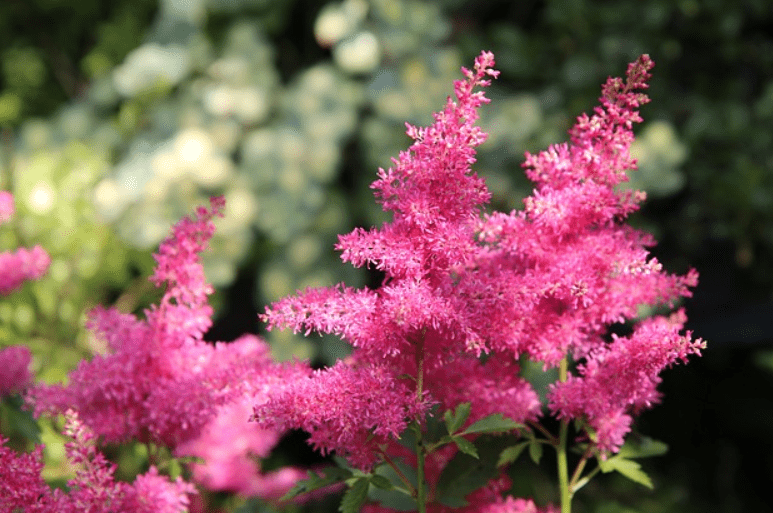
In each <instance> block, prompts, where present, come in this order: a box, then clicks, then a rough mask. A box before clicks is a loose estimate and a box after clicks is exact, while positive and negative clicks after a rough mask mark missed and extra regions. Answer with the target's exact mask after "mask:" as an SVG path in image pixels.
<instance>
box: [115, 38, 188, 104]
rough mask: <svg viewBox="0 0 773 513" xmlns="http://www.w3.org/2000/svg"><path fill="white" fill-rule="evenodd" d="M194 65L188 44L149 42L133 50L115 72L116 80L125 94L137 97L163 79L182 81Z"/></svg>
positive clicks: (118, 88)
mask: <svg viewBox="0 0 773 513" xmlns="http://www.w3.org/2000/svg"><path fill="white" fill-rule="evenodd" d="M190 67H191V63H190V57H189V55H188V52H187V50H186V48H185V47H183V46H181V45H168V46H161V45H159V44H156V43H147V44H144V45H142V46H140V47H139V48H137V49H136V50H133V51H132V52H131V53H129V55H127V56H126V60H125V61H124V62H123V64H121V65H120V66H118V67H117V68H116V69H115V70H114V71H113V83H114V84H115V88H116V90H117V91H118V92H119V93H120V94H121V95H122V96H125V97H133V96H136V95H137V94H138V93H141V92H143V91H146V90H148V89H150V88H152V87H153V86H155V85H157V84H158V83H159V82H161V83H164V84H168V85H176V84H178V83H180V82H181V81H182V80H183V79H184V78H185V77H186V76H187V75H188V73H189V72H190Z"/></svg>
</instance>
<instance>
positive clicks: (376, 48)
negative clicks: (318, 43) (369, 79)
mask: <svg viewBox="0 0 773 513" xmlns="http://www.w3.org/2000/svg"><path fill="white" fill-rule="evenodd" d="M333 60H335V63H336V64H337V65H338V66H339V67H340V68H341V69H342V70H344V71H346V72H348V73H353V74H364V73H370V72H372V71H374V70H375V69H376V67H377V66H378V65H379V63H380V62H381V45H380V44H379V42H378V39H377V38H376V36H375V35H373V33H371V32H367V31H366V32H360V33H359V34H357V35H355V36H353V37H351V38H348V39H345V40H344V41H341V42H340V43H339V44H337V45H336V46H335V48H333Z"/></svg>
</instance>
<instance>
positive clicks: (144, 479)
mask: <svg viewBox="0 0 773 513" xmlns="http://www.w3.org/2000/svg"><path fill="white" fill-rule="evenodd" d="M65 419H66V424H65V434H67V435H68V436H69V437H71V438H72V440H71V441H70V442H68V443H67V444H65V450H66V454H67V458H68V460H69V461H70V463H71V464H72V465H74V466H75V467H76V468H77V469H78V470H77V471H76V476H75V478H74V479H71V480H70V481H68V483H67V486H68V491H67V492H65V491H63V490H60V489H57V490H54V491H52V490H51V488H49V486H48V485H47V484H46V482H45V481H44V480H43V478H42V477H41V475H40V473H41V471H42V470H43V453H42V450H43V446H38V447H36V448H35V450H34V451H33V452H31V453H26V454H16V453H15V452H14V451H13V450H12V449H10V448H8V447H5V445H4V443H5V440H1V439H0V442H2V444H3V445H0V478H1V479H0V511H4V512H5V511H8V512H11V511H25V512H29V513H182V512H184V511H187V508H188V504H189V495H191V494H195V493H196V490H195V488H194V487H193V486H192V485H191V484H189V483H186V482H184V481H183V480H182V479H180V478H177V479H176V480H175V481H170V480H169V479H168V478H167V477H165V476H161V475H159V474H158V471H157V470H156V469H155V467H151V468H150V471H149V472H148V473H147V474H144V475H140V476H137V478H136V480H135V481H134V483H133V484H129V483H123V482H117V481H115V480H114V478H113V474H114V472H115V465H113V464H112V463H110V462H108V461H107V460H106V459H105V457H104V455H103V454H102V453H100V452H99V451H98V450H97V449H96V445H95V437H94V434H93V433H92V432H91V430H89V429H88V428H87V427H86V426H84V425H83V423H81V421H80V420H79V419H78V416H77V414H76V413H74V412H73V411H68V412H66V414H65Z"/></svg>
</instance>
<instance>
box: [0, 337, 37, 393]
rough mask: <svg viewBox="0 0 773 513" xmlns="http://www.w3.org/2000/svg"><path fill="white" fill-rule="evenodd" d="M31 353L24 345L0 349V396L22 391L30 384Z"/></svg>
mask: <svg viewBox="0 0 773 513" xmlns="http://www.w3.org/2000/svg"><path fill="white" fill-rule="evenodd" d="M31 360H32V354H31V353H30V350H29V349H28V348H27V347H25V346H11V347H6V348H5V349H0V398H2V397H3V396H6V395H11V394H17V393H20V392H23V391H24V390H25V389H26V388H27V387H28V386H29V385H31V384H32V374H31V373H30V369H29V367H30V361H31Z"/></svg>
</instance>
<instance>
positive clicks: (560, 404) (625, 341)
mask: <svg viewBox="0 0 773 513" xmlns="http://www.w3.org/2000/svg"><path fill="white" fill-rule="evenodd" d="M686 320H687V317H686V315H685V314H684V310H681V309H680V310H677V311H676V312H674V313H673V314H672V315H671V316H670V317H664V316H658V317H653V318H650V319H646V320H644V321H641V322H640V323H638V324H637V325H636V326H635V328H634V332H633V333H632V334H631V335H630V336H627V337H617V336H613V340H612V343H610V344H608V345H605V346H601V347H599V348H597V349H596V350H594V351H593V352H591V353H590V354H589V355H588V356H587V358H586V359H585V361H584V362H583V363H581V364H580V366H579V375H577V376H570V377H569V379H568V380H567V381H565V382H563V383H555V384H553V385H552V386H551V390H550V395H549V397H550V409H551V410H552V411H553V412H554V413H555V414H556V415H557V416H558V417H559V418H566V419H580V420H584V421H586V422H587V423H588V424H589V425H590V427H591V428H592V430H593V432H594V433H595V440H593V442H594V443H595V445H596V446H597V447H598V448H599V450H601V451H602V452H603V453H607V452H617V451H618V450H619V448H620V446H622V445H623V442H624V437H625V435H626V434H627V433H628V431H629V430H630V426H631V423H632V422H633V415H635V414H638V413H640V412H641V411H642V410H645V409H648V408H651V407H652V406H653V405H654V404H655V403H658V402H659V401H660V394H659V393H658V391H657V389H656V387H657V385H658V384H659V383H660V377H659V374H660V373H661V371H663V370H664V369H666V368H668V367H670V366H671V365H673V364H675V363H679V362H686V361H687V358H688V356H690V355H691V354H696V355H700V354H701V350H702V349H705V347H706V343H705V342H704V341H703V340H701V339H697V340H693V339H692V333H691V332H689V331H688V332H687V333H686V334H681V333H680V332H681V331H682V328H683V327H684V323H685V321H686Z"/></svg>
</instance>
